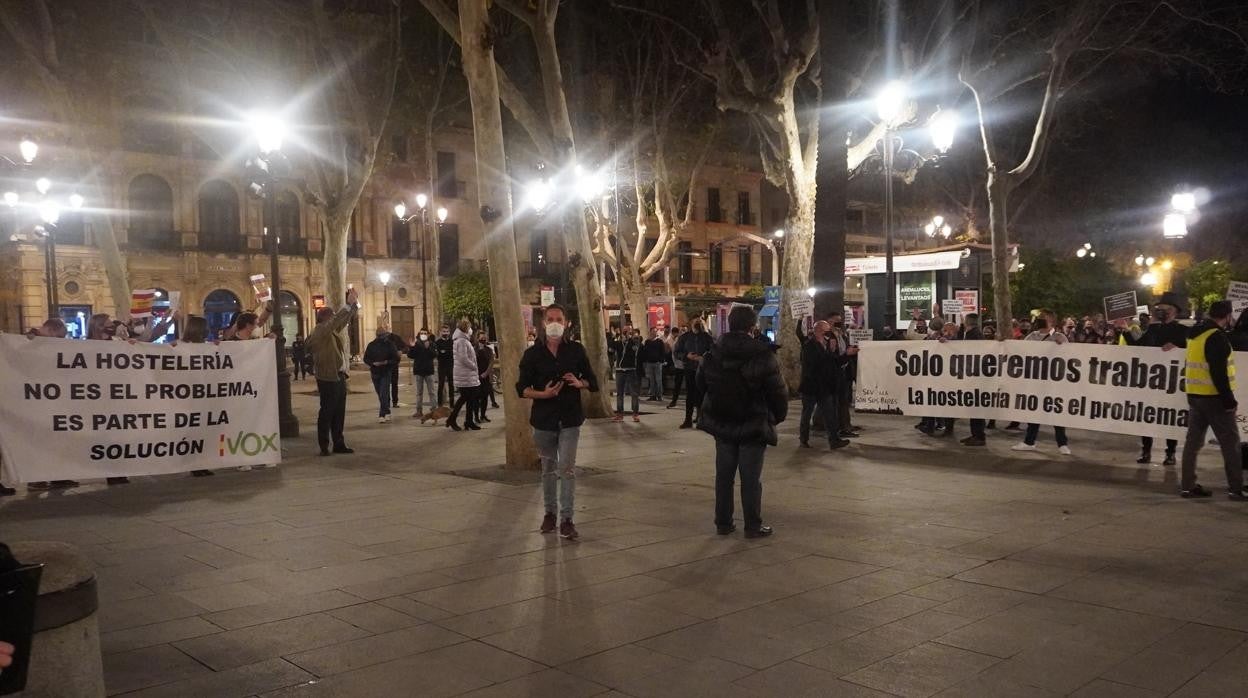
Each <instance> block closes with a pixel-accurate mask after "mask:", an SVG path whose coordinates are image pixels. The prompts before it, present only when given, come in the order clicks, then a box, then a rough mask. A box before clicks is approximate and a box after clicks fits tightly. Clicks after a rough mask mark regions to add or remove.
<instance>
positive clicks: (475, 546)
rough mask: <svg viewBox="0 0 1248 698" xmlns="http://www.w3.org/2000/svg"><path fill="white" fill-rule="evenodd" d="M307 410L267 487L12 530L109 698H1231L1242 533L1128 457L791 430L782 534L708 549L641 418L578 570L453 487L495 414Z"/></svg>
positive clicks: (259, 480) (223, 478)
mask: <svg viewBox="0 0 1248 698" xmlns="http://www.w3.org/2000/svg"><path fill="white" fill-rule="evenodd" d="M364 383H365V379H363V378H360V379H358V380H357V381H356V384H357V388H358V387H360V386H362V385H364ZM310 387H311V385H310V383H308V382H306V381H305V382H304V383H302V384H296V390H297V391H300V393H301V394H299V395H296V397H295V403H296V409H297V411H298V412H299V414H300V417H301V419H302V421H303V426H304V433H305V437H304V438H301V439H299V440H295V441H291V442H288V443H287V454H286V455H287V461H286V463H285V464H284V465H283V466H282V467H280V468H277V469H272V470H258V471H252V472H247V473H242V472H234V471H230V472H222V473H220V474H218V476H216V477H213V478H203V479H199V478H191V477H189V476H168V477H159V478H134V482H133V484H131V485H129V486H124V487H114V488H111V489H108V488H105V487H103V486H102V485H94V484H93V485H91V486H84V487H82V488H80V489H78V490H72V491H68V492H53V493H42V494H38V495H33V494H32V495H30V496H29V497H23V496H20V495H19V496H18V497H15V498H9V499H8V500H6V501H3V503H0V537H3V538H4V539H5V540H8V541H15V540H31V539H43V540H62V541H68V542H71V543H75V544H77V545H79V546H81V547H82V549H83V550H84V551H85V552H86V553H87V554H88V555H90V557H91V558H92V559H94V560H95V562H96V563H97V564H98V565H99V577H100V580H101V595H102V598H101V612H100V623H101V625H102V629H103V651H104V653H105V657H104V665H105V671H106V678H107V684H108V687H109V691H110V693H112V694H118V695H120V694H124V695H127V696H143V697H144V698H147V697H148V696H176V697H177V698H191V697H193V696H211V697H213V698H228V697H231V696H240V697H242V696H253V695H261V696H280V697H283V698H284V697H286V696H455V695H471V696H544V697H547V696H549V697H555V696H558V697H559V698H571V697H574V696H591V695H603V696H626V695H627V696H637V697H645V696H680V697H691V696H708V697H709V696H714V697H716V698H719V697H731V696H784V697H786V698H790V697H794V696H887V695H897V696H928V695H937V694H939V695H942V696H946V695H947V696H1056V695H1076V696H1154V695H1168V694H1172V695H1178V696H1200V697H1208V696H1242V695H1244V694H1245V693H1246V692H1248V689H1245V685H1248V642H1245V640H1246V639H1248V505H1243V504H1235V503H1231V502H1227V501H1226V500H1225V499H1224V498H1223V497H1222V496H1221V495H1219V496H1218V497H1215V498H1214V499H1212V500H1203V501H1184V500H1181V499H1179V498H1178V497H1177V496H1176V495H1175V472H1174V471H1173V469H1170V470H1167V469H1163V468H1161V467H1151V468H1150V467H1143V468H1140V467H1138V466H1136V465H1135V464H1134V458H1135V456H1136V450H1135V449H1136V441H1135V440H1134V439H1128V438H1125V437H1118V436H1113V435H1098V434H1092V433H1088V432H1073V434H1072V444H1071V445H1072V448H1074V449H1075V453H1076V456H1075V457H1074V458H1068V457H1067V458H1063V457H1061V456H1058V455H1056V453H1055V450H1056V449H1055V447H1054V446H1053V445H1052V442H1051V435H1049V434H1048V433H1046V432H1042V433H1041V442H1040V443H1041V447H1042V448H1044V449H1046V450H1047V453H1040V454H1022V455H1020V454H1016V453H1012V452H1010V451H1009V450H1008V447H1009V445H1010V444H1012V443H1015V442H1016V441H1017V439H1018V434H1007V433H1005V432H989V438H990V440H991V445H990V448H988V449H978V450H974V451H968V450H966V449H963V448H962V447H960V446H958V445H957V444H956V443H955V442H954V441H953V440H952V439H950V440H947V441H939V440H933V439H930V438H926V437H922V436H921V435H920V434H918V432H915V431H914V430H913V429H911V428H910V427H911V425H912V422H913V419H910V418H900V417H892V418H889V417H880V416H862V417H861V418H860V421H861V423H862V424H864V425H865V426H866V427H867V429H868V431H867V433H866V434H865V435H864V438H863V439H861V440H860V443H856V444H855V445H853V446H851V447H849V448H847V449H845V450H843V451H840V452H836V453H829V452H827V451H826V450H823V449H812V450H798V449H796V448H795V446H796V438H795V436H794V432H795V430H796V424H795V423H794V421H795V420H794V421H790V422H789V423H786V424H785V425H783V428H782V436H781V439H782V444H781V446H780V447H779V448H777V449H771V450H769V452H768V456H767V458H768V460H767V466H766V468H765V470H764V518H765V519H766V521H767V523H769V524H772V525H774V526H775V528H776V535H775V536H774V537H773V538H771V539H767V540H763V541H745V540H743V539H742V538H741V535H740V533H738V534H736V535H735V536H733V537H725V538H721V537H718V536H716V535H714V528H713V525H712V520H711V519H712V517H711V508H712V506H711V505H712V499H713V490H712V480H713V475H712V471H713V469H712V466H711V443H710V439H709V437H707V436H705V435H703V434H700V433H697V432H691V431H679V430H677V429H676V425H677V424H678V423H679V420H680V418H681V417H682V416H683V411H681V412H682V414H677V412H678V411H677V410H664V409H662V406H661V404H660V403H646V404H647V405H648V406H649V409H650V411H651V412H652V413H653V414H651V415H646V416H645V417H643V420H644V421H643V422H642V423H641V424H633V423H631V422H626V423H624V424H611V423H605V422H596V423H592V424H590V425H587V427H586V428H585V430H584V431H585V433H584V434H583V436H582V439H581V458H580V462H581V464H582V465H585V466H588V467H590V468H593V469H595V470H596V471H597V472H595V473H593V474H591V475H588V476H585V477H582V478H581V479H580V481H579V483H578V487H579V489H578V496H577V509H578V512H577V524H578V526H579V528H580V530H581V536H582V537H581V539H580V541H578V542H572V543H570V542H565V541H561V540H560V539H558V538H555V537H553V536H545V537H544V536H541V535H539V534H538V533H537V532H536V531H537V526H538V523H539V522H540V517H541V507H540V505H539V501H540V499H539V495H538V490H537V487H536V485H532V484H507V483H502V482H491V481H486V480H482V479H474V478H468V477H461V476H457V475H451V474H447V473H448V471H452V470H454V471H465V470H472V469H475V468H484V467H487V466H490V465H495V464H497V463H499V462H500V454H501V453H502V447H503V444H502V429H501V425H500V424H499V422H500V421H501V413H500V412H498V411H491V412H490V416H491V417H492V418H494V419H495V420H496V421H495V422H494V423H493V424H487V425H485V427H486V428H485V429H484V430H483V431H481V432H477V433H470V432H464V433H452V432H450V431H449V430H447V429H445V428H442V427H434V426H423V427H422V426H419V425H417V424H416V423H415V422H413V421H412V420H410V419H408V418H407V416H406V415H407V414H410V408H403V409H401V410H400V413H401V419H399V420H398V421H397V422H396V423H393V424H389V425H378V424H376V423H375V421H376V419H375V414H376V412H375V409H376V407H375V398H373V397H372V396H370V395H366V394H363V393H360V394H353V395H352V396H351V413H350V416H349V418H348V442H349V443H350V445H352V446H353V447H354V448H355V449H356V450H357V452H356V454H355V455H353V456H335V457H333V458H320V457H317V456H316V455H315V453H316V445H315V438H314V437H313V436H312V435H311V434H312V432H313V419H314V403H315V398H314V397H312V396H310V395H308V394H306V391H307V390H308V389H309V388H310ZM408 390H409V389H408V388H406V387H405V388H404V391H405V401H407V400H410V395H407V391H408ZM791 414H793V416H794V418H795V417H796V405H794V407H793V409H792V411H791ZM961 430H962V431H965V426H964V425H962V428H961ZM1045 439H1049V441H1047V442H1046V441H1045ZM1158 445H1159V446H1160V444H1158ZM1214 451H1215V450H1214V449H1210V452H1209V453H1208V454H1207V455H1206V456H1205V457H1204V458H1202V466H1203V467H1202V475H1203V476H1204V481H1205V484H1206V485H1210V486H1214V488H1215V489H1216V490H1219V491H1220V490H1222V489H1223V488H1222V485H1223V484H1224V483H1223V478H1222V477H1221V474H1220V471H1221V469H1220V467H1219V466H1218V465H1217V463H1216V461H1215V460H1214V458H1215V457H1216V455H1215V452H1214ZM1155 455H1156V456H1158V457H1159V456H1160V453H1156V454H1155ZM1059 459H1061V460H1059Z"/></svg>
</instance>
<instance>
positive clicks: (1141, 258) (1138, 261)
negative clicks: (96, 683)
mask: <svg viewBox="0 0 1248 698" xmlns="http://www.w3.org/2000/svg"><path fill="white" fill-rule="evenodd" d="M1135 266H1137V267H1142V266H1144V255H1142V254H1141V255H1136V257H1135Z"/></svg>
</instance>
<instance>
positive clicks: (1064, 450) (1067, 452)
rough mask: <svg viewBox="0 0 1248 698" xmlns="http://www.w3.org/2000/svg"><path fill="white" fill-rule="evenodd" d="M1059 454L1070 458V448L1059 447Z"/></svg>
mask: <svg viewBox="0 0 1248 698" xmlns="http://www.w3.org/2000/svg"><path fill="white" fill-rule="evenodd" d="M1057 452H1058V453H1060V454H1062V455H1063V456H1069V455H1070V446H1058V447H1057Z"/></svg>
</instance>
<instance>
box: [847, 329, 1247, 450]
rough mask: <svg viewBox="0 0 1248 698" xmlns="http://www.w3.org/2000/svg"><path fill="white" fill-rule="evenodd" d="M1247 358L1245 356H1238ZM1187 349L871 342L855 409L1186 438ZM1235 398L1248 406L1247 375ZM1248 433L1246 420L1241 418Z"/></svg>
mask: <svg viewBox="0 0 1248 698" xmlns="http://www.w3.org/2000/svg"><path fill="white" fill-rule="evenodd" d="M1238 358H1239V363H1240V364H1241V365H1248V353H1246V354H1240V355H1239V356H1238ZM1183 366H1184V355H1183V351H1182V350H1174V351H1162V350H1161V349H1157V348H1152V347H1130V346H1117V345H1099V344H1074V343H1071V342H1067V343H1065V344H1056V343H1054V342H1020V341H1009V342H990V341H960V342H959V341H954V342H946V343H939V342H923V341H915V342H865V343H863V344H862V346H861V348H860V349H859V354H858V387H857V389H856V400H855V402H856V405H855V406H856V407H857V408H858V409H859V410H864V411H872V412H894V413H901V414H907V415H917V416H930V417H980V418H985V419H998V420H1000V419H1005V420H1012V421H1018V422H1023V423H1029V422H1030V423H1036V424H1051V425H1058V426H1064V427H1072V428H1076V429H1091V430H1094V431H1111V432H1117V433H1120V434H1134V435H1138V436H1155V437H1165V438H1171V439H1180V438H1183V436H1184V434H1186V430H1187V398H1186V395H1185V394H1184V389H1183ZM1236 397H1237V399H1238V401H1239V402H1240V403H1241V404H1245V405H1248V381H1243V380H1241V381H1240V385H1239V386H1238V389H1237V391H1236ZM1239 427H1240V433H1241V434H1243V435H1246V436H1248V420H1245V419H1243V418H1241V419H1240V422H1239Z"/></svg>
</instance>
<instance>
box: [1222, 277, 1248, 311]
mask: <svg viewBox="0 0 1248 698" xmlns="http://www.w3.org/2000/svg"><path fill="white" fill-rule="evenodd" d="M1226 299H1227V300H1228V301H1230V302H1231V310H1233V311H1234V312H1235V313H1237V314H1238V313H1242V312H1243V311H1244V309H1245V308H1248V283H1244V282H1243V281H1232V282H1231V286H1230V288H1228V289H1226Z"/></svg>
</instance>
